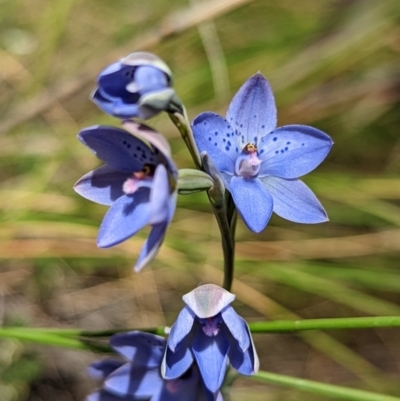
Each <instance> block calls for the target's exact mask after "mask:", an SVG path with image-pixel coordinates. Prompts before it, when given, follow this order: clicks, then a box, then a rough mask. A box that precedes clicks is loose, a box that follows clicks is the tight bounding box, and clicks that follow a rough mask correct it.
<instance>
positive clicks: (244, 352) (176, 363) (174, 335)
mask: <svg viewBox="0 0 400 401" xmlns="http://www.w3.org/2000/svg"><path fill="white" fill-rule="evenodd" d="M234 299H235V296H234V295H233V294H231V293H230V292H228V291H226V290H224V289H223V288H221V287H218V286H217V285H214V284H206V285H202V286H200V287H198V288H196V289H194V290H193V291H191V292H189V293H188V294H186V295H184V296H183V300H184V302H185V303H186V306H185V307H184V308H183V309H182V311H181V312H180V314H179V316H178V319H177V320H176V322H175V324H174V325H173V326H172V329H171V332H170V335H169V337H168V341H167V348H166V351H165V354H164V359H163V363H162V365H161V373H162V375H163V377H164V378H166V379H174V378H177V377H180V376H181V375H183V374H184V373H185V372H186V371H187V370H188V369H189V368H190V366H192V363H193V362H194V361H196V363H197V365H198V367H199V369H200V374H201V376H202V378H203V380H204V383H205V385H206V387H207V388H208V389H209V390H210V391H212V392H215V391H217V390H218V389H219V388H220V387H221V385H222V382H223V380H224V377H225V371H226V365H227V362H228V360H229V363H230V364H231V365H232V366H233V367H234V368H235V369H236V370H237V371H238V372H239V373H241V374H243V375H252V374H254V373H255V372H257V370H258V366H259V361H258V356H257V353H256V350H255V348H254V344H253V340H252V338H251V335H250V330H249V327H248V325H247V323H246V321H245V320H244V319H243V318H242V317H240V316H239V315H238V314H237V313H236V312H235V311H234V309H233V308H232V307H231V306H230V305H229V304H230V303H231V302H232V301H233V300H234Z"/></svg>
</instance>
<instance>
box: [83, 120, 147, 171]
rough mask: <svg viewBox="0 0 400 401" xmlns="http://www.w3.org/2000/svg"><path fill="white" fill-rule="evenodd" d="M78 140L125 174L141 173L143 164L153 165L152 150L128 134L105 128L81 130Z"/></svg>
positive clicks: (113, 128) (116, 129)
mask: <svg viewBox="0 0 400 401" xmlns="http://www.w3.org/2000/svg"><path fill="white" fill-rule="evenodd" d="M78 138H79V139H80V140H81V142H82V143H83V144H84V145H86V146H87V147H88V148H89V149H91V150H92V151H93V152H94V153H95V155H96V156H97V157H98V158H99V159H101V160H103V161H104V162H105V163H106V164H108V165H109V166H111V167H113V168H114V169H116V170H120V171H123V172H126V173H132V172H134V171H141V170H142V168H143V166H144V164H154V163H155V159H154V154H153V152H152V150H151V149H150V148H149V147H148V146H147V145H146V144H144V143H143V142H142V141H141V140H139V139H138V138H135V137H134V136H133V135H131V134H129V133H128V132H126V131H124V130H122V129H119V128H115V127H107V126H93V127H89V128H85V129H84V130H82V131H81V132H80V133H79V135H78Z"/></svg>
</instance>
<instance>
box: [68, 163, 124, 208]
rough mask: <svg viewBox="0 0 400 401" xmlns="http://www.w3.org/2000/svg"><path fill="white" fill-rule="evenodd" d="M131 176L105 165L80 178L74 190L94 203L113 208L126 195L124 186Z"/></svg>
mask: <svg viewBox="0 0 400 401" xmlns="http://www.w3.org/2000/svg"><path fill="white" fill-rule="evenodd" d="M129 176H130V174H128V173H123V172H121V171H117V170H115V169H113V168H112V167H110V166H108V165H104V166H101V167H99V168H97V169H95V170H93V171H90V172H89V173H87V174H85V175H84V176H83V177H82V178H80V179H79V180H78V181H77V183H76V184H75V185H74V190H75V191H76V192H77V193H78V194H79V195H81V196H83V197H84V198H86V199H89V200H91V201H92V202H96V203H100V204H101V205H107V206H111V205H112V204H113V203H114V202H115V201H116V200H117V199H118V198H120V197H121V196H123V195H124V192H123V190H122V186H123V184H124V182H125V181H126V179H127V178H128V177H129Z"/></svg>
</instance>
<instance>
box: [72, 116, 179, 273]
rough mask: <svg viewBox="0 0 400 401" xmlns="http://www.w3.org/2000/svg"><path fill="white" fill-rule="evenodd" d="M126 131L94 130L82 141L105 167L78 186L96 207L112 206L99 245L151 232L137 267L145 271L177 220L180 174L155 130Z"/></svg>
mask: <svg viewBox="0 0 400 401" xmlns="http://www.w3.org/2000/svg"><path fill="white" fill-rule="evenodd" d="M123 125H124V128H125V129H126V131H125V130H123V129H119V128H115V127H108V126H93V127H89V128H86V129H84V130H82V131H81V132H80V133H79V135H78V138H79V139H80V140H81V142H82V143H83V144H84V145H86V146H87V147H88V148H89V149H90V150H92V151H93V152H94V153H95V155H96V156H97V157H98V158H99V159H101V160H103V161H104V162H105V163H106V164H105V165H103V166H101V167H99V168H97V169H95V170H93V171H91V172H89V173H88V174H85V175H84V176H83V177H82V178H81V179H80V180H79V181H78V182H77V183H76V184H75V186H74V189H75V191H76V192H78V193H79V194H80V195H82V196H83V197H84V198H87V199H89V200H91V201H93V202H96V203H100V204H102V205H107V206H111V207H110V209H109V210H108V212H107V214H106V215H105V217H104V219H103V222H102V223H101V226H100V231H99V234H98V238H97V245H98V246H99V247H100V248H109V247H112V246H114V245H117V244H119V243H121V242H123V241H125V240H126V239H128V238H129V237H131V236H133V235H135V234H136V233H137V232H138V231H139V230H141V229H142V228H143V227H144V226H145V225H147V224H149V225H151V226H152V230H151V231H150V234H149V237H148V238H147V240H146V242H145V244H144V245H143V247H142V250H141V252H140V255H139V259H138V260H137V262H136V264H135V270H136V271H139V270H141V269H142V268H143V267H144V266H145V265H146V264H147V263H148V262H149V261H150V260H152V259H153V258H154V257H155V255H156V254H157V252H158V250H159V248H160V246H161V244H162V242H163V240H164V236H165V232H166V230H167V227H168V225H169V223H170V221H171V219H172V217H173V214H174V212H175V207H176V198H177V178H178V172H177V169H176V167H175V164H174V162H173V161H172V159H171V153H170V148H169V145H168V143H167V141H166V140H165V139H164V138H163V137H162V136H161V135H160V134H158V133H156V132H155V131H153V130H152V129H151V128H149V127H147V126H145V125H143V124H137V123H135V122H133V121H125V122H124V123H123Z"/></svg>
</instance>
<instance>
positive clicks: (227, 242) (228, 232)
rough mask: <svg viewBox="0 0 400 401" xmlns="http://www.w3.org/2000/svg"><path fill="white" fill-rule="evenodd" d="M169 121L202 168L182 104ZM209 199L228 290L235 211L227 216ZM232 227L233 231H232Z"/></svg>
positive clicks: (231, 279) (231, 275)
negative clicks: (214, 218) (219, 243)
mask: <svg viewBox="0 0 400 401" xmlns="http://www.w3.org/2000/svg"><path fill="white" fill-rule="evenodd" d="M168 115H169V117H170V119H171V121H172V122H173V123H174V125H175V126H176V127H177V128H178V130H179V132H180V133H181V136H182V138H183V140H184V141H185V143H186V146H187V148H188V149H189V152H190V154H191V156H192V159H193V161H194V163H195V165H196V167H197V169H199V170H203V168H202V162H201V159H200V155H199V153H198V151H197V146H196V143H195V141H194V137H193V132H192V128H191V127H190V122H189V119H188V116H187V113H186V109H185V108H184V107H183V106H182V113H180V112H170V113H168ZM209 200H210V203H211V206H212V208H213V212H214V214H215V217H216V219H217V223H218V227H219V231H220V233H221V244H222V252H223V255H224V281H223V284H222V286H223V287H224V288H225V289H226V290H228V291H229V290H230V289H231V287H232V281H233V270H234V261H235V241H234V232H235V227H236V216H235V211H234V209H232V215H231V216H230V217H229V218H228V216H227V212H226V208H225V206H226V205H225V204H224V205H216V204H215V203H214V202H213V201H212V199H211V198H210V195H209ZM232 229H233V231H232Z"/></svg>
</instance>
